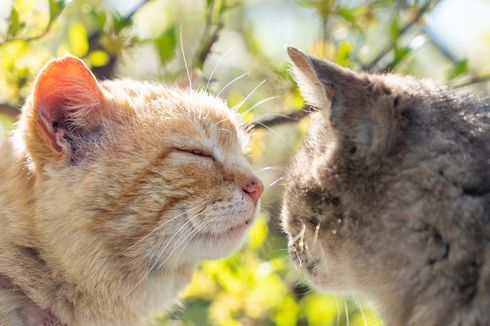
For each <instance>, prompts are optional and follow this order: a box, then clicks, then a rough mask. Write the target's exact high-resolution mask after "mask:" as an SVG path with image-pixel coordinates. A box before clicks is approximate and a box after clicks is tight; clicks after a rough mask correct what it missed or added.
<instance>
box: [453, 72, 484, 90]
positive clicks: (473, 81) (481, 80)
mask: <svg viewBox="0 0 490 326" xmlns="http://www.w3.org/2000/svg"><path fill="white" fill-rule="evenodd" d="M489 81H490V75H485V76H475V77H473V78H471V79H470V80H467V81H465V82H461V83H457V84H453V85H450V86H451V87H452V88H461V87H466V86H470V85H473V84H479V83H485V82H489Z"/></svg>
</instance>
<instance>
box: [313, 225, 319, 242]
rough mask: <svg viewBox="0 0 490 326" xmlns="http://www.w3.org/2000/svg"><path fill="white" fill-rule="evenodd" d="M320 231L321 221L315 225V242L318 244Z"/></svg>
mask: <svg viewBox="0 0 490 326" xmlns="http://www.w3.org/2000/svg"><path fill="white" fill-rule="evenodd" d="M319 231H320V222H319V223H318V225H317V226H316V227H315V236H314V237H313V244H316V241H317V240H318V232H319Z"/></svg>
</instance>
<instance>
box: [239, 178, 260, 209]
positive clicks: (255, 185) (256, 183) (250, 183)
mask: <svg viewBox="0 0 490 326" xmlns="http://www.w3.org/2000/svg"><path fill="white" fill-rule="evenodd" d="M242 190H243V192H245V193H246V194H247V195H249V196H250V198H252V201H253V202H254V204H255V205H257V202H258V201H259V198H260V195H262V193H263V192H264V184H263V183H262V181H260V179H259V178H256V177H253V178H251V179H247V181H246V182H245V184H244V185H243V186H242Z"/></svg>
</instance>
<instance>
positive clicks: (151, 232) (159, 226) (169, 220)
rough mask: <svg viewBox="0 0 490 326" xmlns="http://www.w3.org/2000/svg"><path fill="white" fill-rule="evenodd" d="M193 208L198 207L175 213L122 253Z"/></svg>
mask: <svg viewBox="0 0 490 326" xmlns="http://www.w3.org/2000/svg"><path fill="white" fill-rule="evenodd" d="M193 209H196V207H192V208H190V209H187V210H185V211H183V212H180V213H179V214H177V215H175V216H172V217H171V218H170V219H168V220H166V221H165V222H163V223H162V224H159V225H158V226H157V227H155V228H154V229H153V230H151V231H150V232H149V233H148V234H146V235H145V236H144V237H142V238H141V239H138V241H136V242H135V243H133V244H132V245H131V246H129V247H127V248H126V249H124V250H123V251H122V252H121V254H123V253H125V252H126V251H128V250H131V249H132V248H134V247H135V246H136V245H137V244H138V243H140V242H141V241H144V240H145V239H147V238H148V237H149V236H150V235H152V234H153V233H155V232H156V231H158V230H160V229H161V228H163V227H164V226H165V225H167V224H168V223H170V222H172V221H173V220H175V219H176V218H177V217H179V216H182V215H184V214H185V213H188V212H190V211H191V210H193Z"/></svg>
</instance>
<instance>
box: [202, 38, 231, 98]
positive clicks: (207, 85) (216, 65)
mask: <svg viewBox="0 0 490 326" xmlns="http://www.w3.org/2000/svg"><path fill="white" fill-rule="evenodd" d="M231 50H233V47H231V48H230V49H229V50H228V51H226V52H225V53H224V54H223V55H222V56H221V57H220V58H219V59H218V61H217V62H216V64H215V65H214V68H213V71H211V75H209V78H208V82H207V83H206V88H205V89H204V91H205V92H207V91H208V88H209V84H210V83H211V80H212V79H213V76H214V73H215V72H216V69H218V67H219V65H220V64H221V61H223V59H224V58H225V57H226V56H227V55H228V53H230V52H231Z"/></svg>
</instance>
